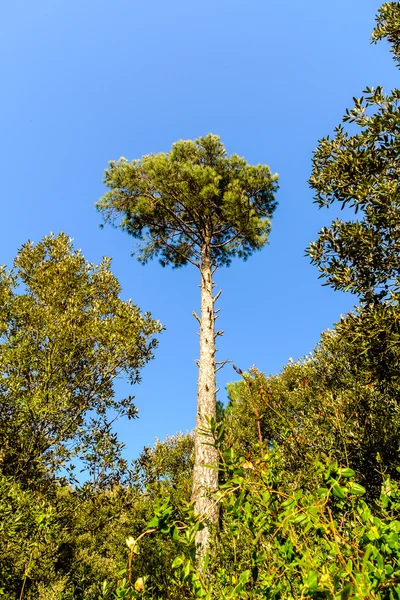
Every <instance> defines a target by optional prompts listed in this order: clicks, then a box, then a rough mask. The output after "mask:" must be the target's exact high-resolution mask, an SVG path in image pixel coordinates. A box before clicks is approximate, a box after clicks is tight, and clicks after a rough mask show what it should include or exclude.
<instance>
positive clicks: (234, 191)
mask: <svg viewBox="0 0 400 600" xmlns="http://www.w3.org/2000/svg"><path fill="white" fill-rule="evenodd" d="M277 179H278V176H277V175H276V174H275V175H272V174H271V171H270V169H269V167H268V166H266V165H261V164H259V165H250V164H248V163H247V162H246V160H245V159H244V158H241V157H240V156H238V155H237V154H232V155H230V156H228V154H227V152H226V149H225V147H224V146H223V144H222V142H221V140H220V138H219V137H218V136H216V135H213V134H208V135H207V136H205V137H200V138H198V139H196V140H194V141H192V140H180V141H178V142H176V143H174V144H173V146H172V148H171V150H170V151H169V152H161V153H159V154H150V155H145V156H143V157H142V158H141V159H139V160H133V161H132V162H129V161H128V160H127V159H126V158H123V157H122V158H120V159H119V160H117V161H110V163H109V168H108V169H106V171H105V178H104V182H105V184H106V186H107V187H108V188H109V191H108V192H107V193H106V194H105V195H104V196H103V197H102V198H101V200H100V201H99V202H98V203H97V208H98V210H99V211H100V212H101V213H102V214H103V216H104V218H105V220H106V221H111V222H113V223H114V224H116V225H117V226H119V227H121V228H122V229H123V230H125V231H126V232H128V233H129V234H130V235H132V236H133V237H134V238H136V239H137V240H138V249H139V255H138V258H139V260H140V261H141V262H142V263H146V262H147V261H148V260H150V259H152V258H154V257H158V258H159V260H160V263H161V264H162V265H163V266H165V265H167V264H171V265H172V266H173V267H180V266H183V265H186V264H187V263H188V262H190V263H192V264H195V265H196V266H200V263H201V261H202V252H203V253H204V251H205V250H206V251H207V252H208V255H209V258H210V260H211V262H212V264H213V265H215V266H219V265H229V264H230V262H231V260H232V258H233V257H234V256H239V257H240V258H243V259H246V258H248V256H249V255H250V254H251V253H252V252H253V251H254V250H258V249H260V248H262V246H263V245H264V244H265V243H266V242H267V240H268V234H269V232H270V227H271V226H270V219H271V217H272V214H273V212H274V210H275V208H276V201H275V192H276V190H277V187H278V186H277Z"/></svg>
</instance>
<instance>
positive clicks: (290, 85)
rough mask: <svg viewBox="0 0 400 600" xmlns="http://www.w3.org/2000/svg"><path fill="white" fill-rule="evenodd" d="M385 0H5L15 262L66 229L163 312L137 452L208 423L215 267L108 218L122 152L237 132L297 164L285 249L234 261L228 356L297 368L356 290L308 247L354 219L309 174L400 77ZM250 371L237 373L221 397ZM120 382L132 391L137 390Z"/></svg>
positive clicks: (4, 161)
mask: <svg viewBox="0 0 400 600" xmlns="http://www.w3.org/2000/svg"><path fill="white" fill-rule="evenodd" d="M380 4H381V2H380V1H375V0H333V1H331V2H321V0H303V1H302V2H298V1H297V0H202V1H201V2H200V1H197V2H195V1H190V0H189V1H188V0H169V1H168V2H162V1H161V0H146V1H144V0H141V1H139V0H112V2H110V1H109V0H107V1H105V0H68V1H67V0H36V2H32V0H13V1H12V2H4V1H3V2H2V3H1V17H0V81H1V94H0V140H1V143H0V165H1V179H2V200H1V202H2V206H1V208H2V211H1V217H2V218H1V222H0V263H3V264H6V265H8V266H11V264H12V260H13V257H14V256H15V253H16V251H17V249H18V248H19V247H20V246H21V245H22V244H23V243H24V242H26V241H27V240H28V239H30V240H33V241H36V242H37V241H39V240H40V239H41V238H42V237H43V236H44V235H46V234H48V233H50V232H51V231H52V232H54V233H58V232H60V231H65V232H66V233H67V234H68V235H69V236H71V237H73V238H74V240H75V246H76V247H77V248H81V249H82V251H83V254H84V255H85V257H86V259H87V260H89V261H91V262H95V263H98V262H99V261H100V260H101V258H102V256H104V255H106V256H111V257H112V258H113V272H114V273H115V274H116V275H117V277H118V278H119V280H120V282H121V284H122V286H123V297H124V298H125V299H127V298H132V299H133V300H134V302H135V303H136V304H138V305H139V306H140V307H141V308H142V309H143V310H146V311H147V310H148V311H151V312H152V314H153V316H154V317H155V318H157V319H160V320H161V322H162V323H163V324H164V325H165V327H166V331H165V332H164V333H163V334H162V335H161V336H160V344H159V347H158V349H157V351H156V356H155V360H154V361H152V363H151V364H149V365H148V366H147V367H146V368H145V369H144V371H143V381H142V383H141V384H140V385H139V386H136V388H135V389H134V390H133V393H134V394H135V395H136V403H137V406H138V408H139V411H140V419H139V420H137V421H133V422H126V423H124V422H121V423H119V425H118V430H119V432H120V434H121V436H122V439H123V440H124V441H125V443H126V444H127V449H126V452H127V456H128V457H133V456H137V455H138V454H139V452H140V450H141V448H142V447H143V446H144V445H151V444H153V443H154V440H155V438H156V437H158V438H161V439H162V438H164V437H165V436H166V435H172V434H174V433H175V432H176V431H186V430H190V429H192V428H193V427H194V424H195V410H196V379H197V367H196V365H195V363H194V359H195V358H196V357H197V356H198V347H197V346H198V337H197V336H196V335H195V332H196V330H197V323H196V321H195V320H194V319H193V317H192V316H191V313H192V310H198V307H199V288H198V283H199V281H198V280H199V274H198V272H197V270H196V269H195V268H193V267H192V266H190V265H189V266H187V267H185V268H183V269H181V270H177V271H173V270H172V269H169V268H167V269H163V268H162V267H161V266H160V265H159V264H158V263H156V262H153V263H150V264H148V265H147V266H145V267H142V266H140V265H139V263H137V262H136V260H135V259H134V258H131V256H130V250H131V248H132V244H133V240H131V239H130V238H129V237H128V236H127V235H126V234H123V233H121V232H119V231H118V230H115V229H112V228H109V227H106V228H105V229H104V230H101V229H100V228H99V224H100V222H101V218H100V215H99V214H98V213H96V211H95V209H94V203H95V202H96V201H97V200H98V199H99V198H100V196H102V194H103V193H104V192H105V188H104V186H103V184H102V179H103V170H104V168H106V167H107V163H108V161H109V160H111V159H117V158H119V157H120V156H125V157H127V158H129V159H132V158H139V157H140V156H142V155H143V154H147V153H151V152H160V151H168V150H169V149H170V147H171V144H172V143H173V142H174V141H176V140H178V139H189V138H190V139H193V138H196V137H198V136H201V135H206V134H207V133H209V132H212V133H216V134H219V135H220V136H221V138H222V141H223V142H224V144H225V146H226V148H227V150H228V152H229V153H233V152H235V153H238V154H240V155H242V156H244V157H245V158H246V159H247V160H248V161H249V162H251V163H266V164H268V165H269V166H270V167H271V169H272V171H273V172H278V173H279V175H280V190H279V193H278V201H279V206H278V209H277V211H276V213H275V216H274V219H273V223H272V226H273V230H272V234H271V238H270V245H269V246H267V247H266V248H265V249H264V250H263V251H262V252H260V253H258V254H256V255H254V256H253V257H251V258H250V259H249V260H248V261H247V262H246V263H241V262H240V261H239V260H236V261H235V262H234V263H233V264H232V266H231V267H230V268H229V269H220V270H219V272H218V273H217V284H218V285H219V286H220V287H221V288H222V289H223V294H222V296H221V299H220V302H219V306H220V307H221V318H220V320H219V322H218V324H219V326H220V327H221V328H223V329H224V330H225V336H224V337H223V338H222V339H221V338H219V340H220V341H219V348H220V351H219V354H218V359H219V360H222V359H228V358H229V359H233V361H234V363H235V364H236V365H238V366H239V367H241V368H242V369H243V370H246V369H248V367H249V366H251V365H256V366H257V367H258V368H259V369H260V370H262V371H265V372H267V373H277V372H279V371H280V370H281V369H282V367H283V366H284V364H285V363H286V362H287V361H288V359H289V357H292V358H293V359H294V360H296V359H298V358H299V357H301V356H303V355H305V354H307V353H309V352H310V351H311V350H312V349H313V347H314V346H315V344H316V343H317V342H318V340H319V337H320V333H321V332H322V331H323V330H325V329H327V328H329V327H332V325H333V323H334V322H335V321H337V320H338V319H339V317H340V315H341V314H342V313H344V312H347V311H348V310H350V308H351V307H352V306H353V304H354V302H355V298H353V297H351V296H350V295H348V294H341V293H338V292H333V291H332V290H330V289H329V288H327V287H322V286H321V281H320V280H319V279H318V272H317V270H316V268H315V267H312V266H310V264H309V261H308V259H307V258H305V257H304V249H305V248H306V247H307V245H308V243H309V242H310V241H311V240H314V239H316V235H317V232H318V230H319V229H320V228H321V227H322V226H323V225H327V224H329V223H330V222H331V220H332V219H333V218H334V217H335V216H336V213H335V212H334V211H333V210H332V209H329V210H323V211H318V209H317V207H316V205H314V204H313V202H312V192H311V191H310V190H309V188H308V185H307V179H308V177H309V175H310V172H311V156H312V151H313V149H314V148H315V147H316V145H317V142H318V139H320V138H321V137H323V136H325V135H327V134H329V133H331V132H332V130H333V128H334V127H335V125H337V124H338V123H339V121H340V119H341V117H342V115H343V113H344V111H345V108H346V107H348V106H350V105H351V103H352V97H353V96H360V95H361V92H362V90H363V89H364V87H365V86H366V85H383V86H384V87H386V88H388V89H389V88H393V87H395V86H396V84H397V81H398V73H397V71H396V68H395V66H394V63H393V62H392V60H391V57H390V54H389V52H388V48H387V46H386V44H380V45H378V46H371V45H370V41H369V40H370V35H371V31H372V28H373V24H374V15H375V14H376V11H377V9H378V7H379V6H380ZM235 379H237V375H236V374H235V373H234V371H233V370H232V367H231V366H229V365H228V366H227V367H225V368H224V369H223V370H222V371H220V373H219V377H218V384H219V386H220V388H221V391H220V393H219V398H220V399H221V400H225V399H226V392H225V386H226V383H227V382H229V381H232V380H235ZM124 391H125V390H124V389H123V386H122V385H121V384H118V386H117V393H118V394H122V393H124Z"/></svg>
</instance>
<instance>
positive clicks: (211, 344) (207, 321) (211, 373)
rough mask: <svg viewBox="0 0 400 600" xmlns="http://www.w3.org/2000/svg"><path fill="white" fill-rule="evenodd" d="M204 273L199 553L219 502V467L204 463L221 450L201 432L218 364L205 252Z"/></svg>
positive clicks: (210, 410) (196, 494)
mask: <svg viewBox="0 0 400 600" xmlns="http://www.w3.org/2000/svg"><path fill="white" fill-rule="evenodd" d="M200 275H201V285H200V287H201V316H200V360H199V363H198V364H199V377H198V387H197V418H196V435H195V464H194V470H193V490H192V500H193V502H194V508H195V511H196V513H197V514H199V515H204V517H205V520H206V527H205V528H204V529H202V530H201V531H199V532H198V534H197V537H196V541H197V543H198V544H200V554H203V555H204V553H205V551H206V549H207V547H208V544H209V537H210V534H209V528H208V526H207V522H208V523H209V524H211V523H217V522H218V506H216V505H215V501H214V500H213V499H212V498H210V493H212V492H215V491H216V490H217V488H218V471H217V470H215V469H210V468H208V467H206V466H205V465H215V466H217V465H218V452H217V450H216V449H215V448H213V447H212V446H208V445H206V444H207V443H209V442H210V439H209V438H207V437H205V436H204V435H201V430H202V429H203V428H207V427H208V420H209V419H210V417H214V418H215V417H216V381H215V373H216V370H215V369H216V365H215V352H216V348H215V314H214V298H213V280H212V266H211V260H210V257H209V255H207V252H203V256H202V264H201V268H200Z"/></svg>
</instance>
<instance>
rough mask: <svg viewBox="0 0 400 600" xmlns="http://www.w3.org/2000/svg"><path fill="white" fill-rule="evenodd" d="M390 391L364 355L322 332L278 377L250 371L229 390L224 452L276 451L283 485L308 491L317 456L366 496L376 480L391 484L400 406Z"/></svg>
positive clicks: (337, 335)
mask: <svg viewBox="0 0 400 600" xmlns="http://www.w3.org/2000/svg"><path fill="white" fill-rule="evenodd" d="M395 391H396V388H395V386H394V385H393V383H392V384H389V383H388V382H386V381H385V382H383V383H382V382H380V381H379V380H378V379H377V378H376V376H375V374H374V371H373V370H371V368H370V363H369V361H368V359H367V358H366V357H365V355H363V354H360V352H359V347H358V346H357V345H354V344H353V341H352V340H349V339H348V338H347V337H346V336H343V335H342V334H341V332H337V331H335V330H334V331H327V332H325V333H324V334H323V335H322V338H321V341H320V343H319V344H318V346H317V347H316V349H315V350H314V352H313V353H312V354H310V355H308V356H306V357H305V358H304V359H302V360H299V361H297V362H289V364H287V365H286V366H285V367H284V369H283V370H282V372H281V373H280V374H278V375H274V376H269V377H267V376H266V375H264V374H263V373H260V372H259V371H257V370H256V369H254V368H253V369H251V370H250V372H249V373H245V374H243V378H242V380H241V381H238V382H235V383H231V384H229V385H228V393H229V399H230V400H229V403H228V406H227V408H226V411H225V412H226V416H225V420H224V427H225V431H224V445H225V446H229V447H232V448H233V449H234V450H235V452H236V453H237V454H238V455H239V454H242V455H244V456H245V457H247V458H248V459H249V460H253V458H254V457H255V456H258V455H259V453H260V444H261V446H262V445H263V446H264V447H266V448H270V447H272V446H275V447H278V448H279V455H280V458H281V465H280V466H281V469H282V471H283V472H284V473H285V475H284V478H285V479H286V480H287V481H301V484H302V485H303V486H305V487H307V488H309V489H312V488H313V486H314V485H315V479H313V478H312V476H311V474H310V469H311V470H312V465H313V462H314V461H315V460H316V459H317V457H318V456H320V455H321V454H325V455H328V456H330V457H331V458H332V459H335V460H337V461H339V462H340V463H341V464H344V465H346V466H347V467H351V468H352V469H354V470H356V471H357V473H358V476H359V478H360V481H361V482H362V483H363V485H365V486H366V487H367V488H368V494H369V495H370V496H372V497H376V496H378V495H379V493H380V488H381V484H382V473H386V474H388V475H390V476H391V477H392V478H394V479H396V478H397V477H398V473H397V470H396V467H397V464H398V450H399V447H400V406H399V403H398V402H397V400H396V395H395Z"/></svg>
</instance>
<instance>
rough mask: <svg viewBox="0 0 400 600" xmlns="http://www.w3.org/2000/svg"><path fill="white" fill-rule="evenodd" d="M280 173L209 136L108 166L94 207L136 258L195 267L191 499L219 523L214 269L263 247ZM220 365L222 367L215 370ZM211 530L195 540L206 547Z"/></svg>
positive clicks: (177, 143)
mask: <svg viewBox="0 0 400 600" xmlns="http://www.w3.org/2000/svg"><path fill="white" fill-rule="evenodd" d="M276 180H277V176H276V175H271V172H270V170H269V168H268V167H267V166H265V165H257V166H252V165H249V164H248V163H247V162H246V161H245V160H244V159H243V158H240V157H239V156H237V155H235V154H234V155H231V156H228V155H227V153H226V150H225V148H224V146H223V145H222V143H221V141H220V139H219V138H218V137H217V136H215V135H211V134H209V135H207V136H206V137H201V138H199V139H197V140H195V141H190V140H189V141H179V142H176V143H175V144H174V145H173V147H172V149H171V151H170V152H168V153H160V154H156V155H154V154H152V155H148V156H143V157H142V158H141V159H140V160H134V161H132V162H128V161H127V160H126V159H125V158H121V159H119V160H118V161H111V162H110V166H109V168H108V170H106V172H105V184H106V186H107V187H108V188H110V191H109V192H108V193H106V194H105V195H104V197H103V198H102V199H101V200H100V202H99V203H98V204H97V207H98V209H99V210H100V211H101V212H102V214H103V215H104V217H105V219H106V220H107V221H111V222H114V223H117V224H118V225H119V226H120V227H121V228H122V229H123V230H124V231H126V232H127V233H128V234H130V235H132V236H133V237H134V238H135V239H136V240H138V246H139V260H140V261H141V262H142V263H146V262H147V261H148V260H150V259H152V258H153V257H159V260H160V263H161V264H162V265H163V266H165V265H168V264H171V265H172V266H173V267H181V266H184V265H186V264H187V263H191V264H192V265H194V266H195V267H197V268H198V269H199V270H200V284H201V316H200V317H198V316H197V315H195V316H196V318H197V319H198V321H199V323H200V360H199V363H198V364H199V375H198V403H197V420H196V437H195V466H194V476H193V499H194V502H195V507H196V511H197V512H198V513H199V514H208V515H209V518H210V520H211V521H215V520H216V519H217V518H218V514H217V511H216V509H215V508H213V502H212V500H211V499H210V498H209V497H208V491H214V490H215V489H216V487H217V483H218V473H217V471H216V470H212V469H209V468H208V467H207V466H206V465H207V464H209V465H213V466H215V465H216V464H217V455H216V452H215V449H214V448H213V447H212V446H210V445H207V444H205V443H204V438H203V437H202V436H201V433H202V430H203V429H204V428H205V427H206V426H207V424H208V421H209V420H210V419H215V417H216V383H215V374H216V369H217V367H216V364H217V363H216V360H215V353H216V347H215V338H216V336H217V335H219V333H220V332H217V333H216V332H215V319H216V316H217V315H216V312H215V308H214V304H215V301H216V299H217V298H218V296H219V294H217V295H216V296H214V295H213V288H214V280H213V276H214V273H215V270H216V269H217V268H218V267H219V266H222V265H229V264H230V263H231V261H232V259H233V258H234V257H235V256H238V257H240V258H243V259H244V260H245V259H247V258H248V257H249V256H250V254H251V253H252V252H253V251H254V250H259V249H261V248H262V247H263V246H264V244H265V243H266V242H267V239H268V234H269V231H270V218H271V216H272V214H273V212H274V209H275V206H276V202H275V200H274V194H275V191H276V189H277V184H276ZM220 366H222V365H220ZM207 539H208V529H207V528H205V529H204V530H203V532H202V533H201V534H200V535H199V536H198V540H199V542H200V543H201V544H202V546H203V548H204V547H205V546H206V545H207Z"/></svg>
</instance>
